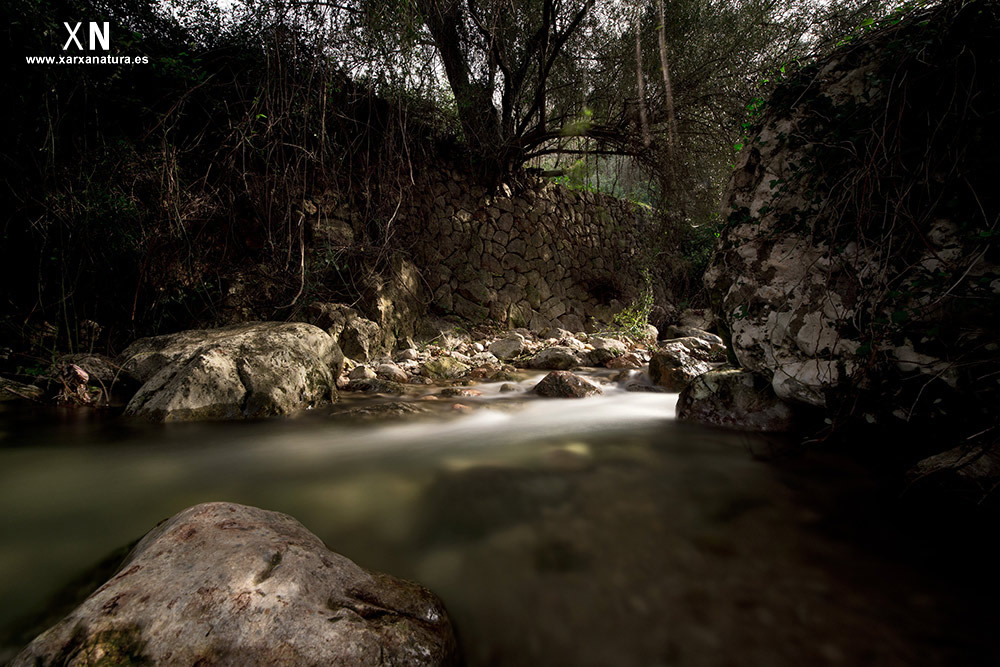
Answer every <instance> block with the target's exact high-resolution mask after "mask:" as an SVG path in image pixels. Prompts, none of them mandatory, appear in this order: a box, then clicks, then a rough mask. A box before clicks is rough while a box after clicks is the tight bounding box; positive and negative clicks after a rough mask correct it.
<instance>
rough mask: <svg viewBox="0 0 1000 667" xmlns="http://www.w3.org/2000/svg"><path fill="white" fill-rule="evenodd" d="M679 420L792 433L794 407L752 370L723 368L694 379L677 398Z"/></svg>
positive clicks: (794, 420) (794, 421) (733, 427)
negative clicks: (776, 393)
mask: <svg viewBox="0 0 1000 667" xmlns="http://www.w3.org/2000/svg"><path fill="white" fill-rule="evenodd" d="M677 418H678V419H680V420H682V421H691V422H697V423H699V424H708V425H709V426H721V427H723V428H732V429H738V430H741V431H764V432H788V431H793V430H795V428H796V415H795V411H794V410H793V408H792V407H791V406H790V405H788V404H787V403H785V402H784V401H782V400H781V399H779V398H778V397H777V396H775V395H774V391H773V390H772V389H771V387H770V384H769V383H768V382H767V380H765V379H763V378H761V377H760V376H758V375H754V374H753V373H750V372H748V371H744V370H739V369H735V368H719V369H716V370H711V371H708V372H707V373H703V374H702V375H699V376H698V377H696V378H694V380H692V381H691V383H690V384H689V385H688V386H687V387H686V388H685V389H684V391H682V392H681V395H680V396H679V397H678V398H677Z"/></svg>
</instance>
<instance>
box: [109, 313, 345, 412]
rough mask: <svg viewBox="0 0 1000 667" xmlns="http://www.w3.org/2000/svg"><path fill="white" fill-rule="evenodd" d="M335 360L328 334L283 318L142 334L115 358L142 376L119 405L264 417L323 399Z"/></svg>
mask: <svg viewBox="0 0 1000 667" xmlns="http://www.w3.org/2000/svg"><path fill="white" fill-rule="evenodd" d="M343 362H344V356H343V354H341V352H340V348H339V347H338V346H337V344H336V343H335V342H334V341H333V339H332V338H331V337H330V336H329V334H327V333H326V332H324V331H323V330H321V329H319V328H317V327H314V326H312V325H310V324H301V323H284V322H258V323H253V324H241V325H234V326H230V327H223V328H221V329H204V330H191V331H182V332H180V333H176V334H168V335H165V336H155V337H152V338H142V339H139V340H137V341H135V342H134V343H132V344H131V345H130V346H128V348H126V349H125V351H124V352H123V353H122V354H121V356H120V358H119V365H120V366H122V368H123V369H124V370H125V372H127V373H129V374H131V375H132V376H133V377H135V378H137V379H138V380H139V381H140V382H142V383H143V384H142V386H141V387H140V388H139V391H138V392H136V394H135V396H133V397H132V400H131V401H129V404H128V406H127V407H126V409H125V413H126V414H128V415H139V416H143V417H146V418H148V419H152V420H154V421H191V420H199V419H245V418H255V417H268V416H273V415H284V414H289V413H292V412H294V411H296V410H300V409H304V408H308V407H312V406H315V405H320V404H323V403H327V402H329V401H330V400H331V399H334V398H335V397H336V387H335V384H334V381H335V378H336V377H337V376H338V375H339V374H340V370H341V368H342V367H343Z"/></svg>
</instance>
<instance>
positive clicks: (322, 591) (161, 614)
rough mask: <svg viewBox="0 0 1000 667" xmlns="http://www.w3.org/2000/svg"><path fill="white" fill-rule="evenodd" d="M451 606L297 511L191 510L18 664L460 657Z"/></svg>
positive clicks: (145, 544)
mask: <svg viewBox="0 0 1000 667" xmlns="http://www.w3.org/2000/svg"><path fill="white" fill-rule="evenodd" d="M457 661H458V659H457V649H456V644H455V639H454V635H453V632H452V629H451V625H450V622H449V620H448V616H447V614H446V612H445V609H444V606H443V605H442V603H441V601H440V600H438V599H437V598H436V597H435V596H434V594H432V593H431V592H430V591H428V590H426V589H425V588H423V587H421V586H419V585H417V584H413V583H410V582H406V581H402V580H400V579H396V578H394V577H391V576H389V575H385V574H379V573H375V572H369V571H368V570H365V569H363V568H361V567H359V566H357V565H355V564H354V563H353V562H351V561H350V560H348V559H347V558H345V557H343V556H341V555H339V554H336V553H333V552H332V551H329V550H328V549H327V548H326V546H325V545H324V544H323V542H322V541H320V539H319V538H317V537H316V536H315V535H313V534H312V533H310V532H309V531H308V530H306V529H305V528H304V527H303V526H302V525H301V524H300V523H298V522H297V521H295V519H293V518H292V517H290V516H287V515H285V514H279V513H277V512H268V511H265V510H261V509H257V508H255V507H247V506H244V505H236V504H232V503H206V504H203V505H197V506H195V507H191V508H189V509H186V510H184V511H183V512H180V513H179V514H177V515H175V516H174V517H172V518H171V519H168V520H167V521H165V522H163V523H161V524H160V525H159V526H157V527H156V528H154V529H153V530H152V531H150V532H149V534H147V535H146V536H145V537H144V538H143V539H142V540H141V541H140V542H139V544H138V545H136V547H135V549H133V551H132V553H131V554H129V556H128V558H127V559H126V560H125V562H124V563H123V564H122V566H121V569H120V570H119V572H118V574H117V575H116V576H114V577H113V578H111V579H110V580H109V581H108V582H106V583H105V584H104V585H103V586H101V587H100V588H99V589H97V591H95V592H94V593H93V594H92V595H91V596H90V597H89V598H87V599H86V600H85V601H84V602H83V603H82V604H81V605H80V606H79V607H77V608H76V609H75V610H74V611H73V612H71V613H70V614H69V616H67V617H66V618H65V619H63V620H62V621H60V622H59V623H58V624H56V625H55V626H53V627H52V628H50V629H49V630H47V631H46V632H44V633H42V634H41V635H39V636H38V637H37V638H36V639H35V640H34V641H32V642H31V643H30V644H29V645H28V646H27V647H26V648H25V649H24V650H23V651H22V652H21V653H20V654H19V655H18V656H17V657H16V658H15V659H14V661H13V663H12V664H13V665H17V666H18V667H21V666H28V665H36V664H57V663H58V664H72V665H97V664H121V665H136V664H156V665H166V664H171V665H194V664H202V665H251V664H253V665H278V664H284V665H292V664H295V665H382V664H393V665H449V664H455V663H457Z"/></svg>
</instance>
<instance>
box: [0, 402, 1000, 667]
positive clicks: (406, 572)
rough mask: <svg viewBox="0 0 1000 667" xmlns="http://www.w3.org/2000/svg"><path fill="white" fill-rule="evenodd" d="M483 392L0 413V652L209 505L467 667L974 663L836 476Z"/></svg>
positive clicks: (946, 578) (933, 590) (716, 436)
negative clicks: (382, 602) (132, 415)
mask: <svg viewBox="0 0 1000 667" xmlns="http://www.w3.org/2000/svg"><path fill="white" fill-rule="evenodd" d="M485 389H486V395H485V396H484V397H483V398H482V399H478V406H477V407H476V408H475V409H473V410H471V411H469V412H468V414H465V413H457V411H454V410H447V412H449V415H447V416H439V415H437V414H436V413H431V414H430V415H429V416H426V417H424V418H420V415H417V416H412V415H408V416H405V417H404V418H403V419H402V420H399V419H395V420H390V419H379V420H375V421H368V422H360V423H359V422H355V421H345V420H344V419H339V418H334V417H331V416H329V415H323V414H318V413H317V414H311V415H309V416H307V417H305V418H300V419H292V420H278V421H267V422H258V423H250V424H201V425H179V426H170V427H158V428H153V427H149V426H144V425H138V424H133V423H127V422H124V421H122V420H113V419H101V418H98V417H94V416H92V415H88V414H87V413H73V412H61V413H60V412H54V411H52V412H43V413H30V414H25V413H23V412H15V411H13V409H12V408H9V407H8V408H6V412H2V413H0V503H2V507H3V509H4V511H3V512H2V514H0V600H2V601H3V602H2V608H0V636H3V635H4V634H5V631H8V632H9V630H10V628H12V627H15V626H17V625H18V623H19V622H20V621H19V619H23V618H24V617H25V616H26V615H31V614H33V613H37V612H39V611H40V610H42V609H44V608H45V606H46V603H47V600H48V599H49V598H50V596H51V595H52V594H53V593H55V592H56V591H57V590H58V589H59V588H60V587H61V586H63V585H64V584H65V583H66V582H67V581H69V580H71V579H72V578H74V577H76V576H78V575H80V573H82V572H84V571H85V570H87V569H88V568H89V567H90V566H92V565H93V564H94V563H96V562H98V561H100V560H101V559H102V558H103V557H105V556H106V555H107V554H109V553H110V552H112V551H113V550H114V549H116V548H118V547H121V546H122V545H124V544H127V543H129V542H131V541H132V540H134V539H136V538H137V537H139V536H141V535H142V534H143V533H144V532H145V531H146V530H148V529H149V528H151V527H152V526H153V525H155V524H156V523H157V522H158V521H160V520H161V519H163V518H165V517H167V516H169V515H171V514H173V513H175V512H177V511H179V510H181V509H183V508H185V507H188V506H190V505H193V504H196V503H199V502H204V501H212V500H227V501H234V502H239V503H245V504H250V505H255V506H258V507H263V508H266V509H272V510H278V511H282V512H287V513H289V514H291V515H293V516H295V517H296V518H297V519H298V520H299V521H301V522H302V523H303V524H304V525H305V526H306V527H307V528H309V529H310V530H311V531H313V532H314V533H316V534H317V535H319V536H320V537H321V538H322V539H323V540H324V541H325V542H326V543H327V544H328V545H329V546H330V548H331V549H333V550H334V551H338V552H340V553H343V554H344V555H346V556H348V557H350V558H352V559H353V560H355V561H356V562H358V563H359V564H361V565H363V566H365V567H368V568H371V569H376V570H381V571H385V572H389V573H392V574H394V575H397V576H400V577H404V578H407V579H413V580H416V581H419V582H421V583H423V584H425V585H426V586H428V587H429V588H431V589H432V590H434V591H435V592H436V593H437V594H438V595H440V596H441V597H442V598H443V599H444V601H445V603H446V605H447V607H448V609H449V611H450V612H451V614H452V617H453V620H454V621H455V625H456V627H457V630H458V633H459V638H460V642H461V644H462V647H463V651H464V654H465V656H466V659H467V660H468V662H469V664H471V665H615V666H625V667H627V666H631V665H636V666H638V665H776V666H783V665H825V664H829V665H959V664H961V665H972V664H997V657H998V655H1000V654H998V652H997V647H996V645H995V643H994V642H993V640H992V639H991V637H990V635H989V634H988V632H987V631H988V630H993V629H995V627H996V623H995V621H996V617H995V615H992V613H993V612H992V610H990V604H989V603H990V600H991V596H990V591H989V590H985V589H983V588H982V587H975V586H973V585H972V583H970V581H969V579H970V578H969V577H964V576H962V574H961V573H958V574H956V573H953V572H952V571H951V570H948V569H946V568H942V567H938V568H935V567H933V566H929V565H928V562H929V561H930V562H932V563H933V562H934V559H928V558H927V557H925V556H926V553H924V552H926V549H925V548H924V547H925V546H926V545H923V546H922V544H923V543H921V542H920V539H919V536H913V535H910V534H906V533H905V532H903V533H899V534H897V532H898V531H895V529H894V528H893V526H892V525H890V524H889V523H888V522H885V521H883V520H882V518H880V517H884V516H885V512H884V511H883V510H884V508H881V507H879V506H877V504H878V502H881V501H878V500H877V499H878V498H881V496H879V494H877V493H874V492H873V489H874V488H875V487H874V486H873V485H872V484H871V483H870V482H867V481H865V480H866V478H865V476H864V474H863V473H862V472H861V471H860V470H857V469H855V468H853V467H852V466H851V465H850V464H849V463H845V462H843V461H838V460H836V459H829V458H826V459H821V458H816V457H808V456H801V455H779V456H777V457H774V456H772V454H773V453H774V452H775V451H778V450H780V449H781V448H782V445H783V443H780V442H777V441H774V440H769V439H767V438H762V437H756V436H748V435H744V434H736V433H730V432H726V431H720V430H714V429H708V428H700V427H695V426H692V425H687V424H682V423H678V422H676V421H674V420H673V410H674V403H675V401H676V396H671V395H665V394H646V393H626V392H622V391H610V392H608V393H607V394H606V395H605V396H602V397H596V398H590V399H583V400H541V399H536V400H532V401H525V400H524V399H523V397H521V398H515V399H509V398H501V397H500V396H499V395H497V394H496V391H495V389H496V387H493V386H487V387H486V388H485ZM369 400H370V399H369ZM465 402H466V403H469V404H474V403H475V399H474V400H472V401H469V400H466V401H465ZM414 405H425V406H426V405H431V404H430V403H422V404H421V403H414ZM444 407H448V406H444ZM0 409H3V408H0ZM452 413H456V414H452ZM872 499H876V500H872ZM870 503H875V505H872V504H870ZM11 648H12V647H11V646H10V645H8V646H7V647H5V650H6V651H7V655H8V656H9V655H10V651H11ZM0 655H2V654H0Z"/></svg>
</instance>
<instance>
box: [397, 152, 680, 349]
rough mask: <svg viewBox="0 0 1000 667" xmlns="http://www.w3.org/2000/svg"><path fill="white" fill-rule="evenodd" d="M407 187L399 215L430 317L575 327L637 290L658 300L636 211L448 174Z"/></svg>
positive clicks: (563, 192)
mask: <svg viewBox="0 0 1000 667" xmlns="http://www.w3.org/2000/svg"><path fill="white" fill-rule="evenodd" d="M413 191H414V193H415V194H414V196H413V197H412V198H411V199H410V201H409V202H408V204H407V205H406V207H405V210H402V211H401V215H402V218H403V220H404V222H405V225H404V226H405V228H406V229H407V234H408V238H407V242H408V245H409V250H410V252H411V254H412V256H413V258H414V261H415V263H416V264H417V266H418V267H420V268H421V270H422V273H423V277H424V280H425V281H426V285H427V287H428V288H429V290H428V291H429V294H430V295H431V298H432V301H431V308H432V309H433V310H435V311H437V312H440V313H455V314H457V315H460V316H462V317H465V318H468V319H470V320H473V321H478V320H485V319H491V320H494V321H496V322H500V323H503V324H506V325H508V326H514V327H516V326H527V327H531V328H533V329H538V328H542V327H545V326H548V325H552V324H554V325H558V326H562V327H564V328H567V329H570V330H573V331H579V330H583V328H584V326H585V325H586V324H587V323H588V321H589V320H590V319H591V318H594V319H596V320H598V321H604V322H607V321H609V320H610V318H611V316H612V315H614V314H615V313H616V312H618V311H619V310H620V309H621V308H622V307H623V306H625V305H628V304H629V303H630V302H631V301H633V300H634V299H636V298H637V297H639V296H640V295H641V294H642V293H643V291H644V290H645V289H647V286H651V287H652V289H653V294H654V298H655V301H656V302H657V303H661V304H662V303H665V301H666V300H665V297H666V295H665V293H664V290H665V287H664V284H665V281H663V280H662V279H660V278H659V276H658V269H657V267H655V266H654V265H653V262H652V261H651V258H650V257H649V254H650V253H649V250H648V248H650V247H651V246H652V241H653V240H654V235H655V233H656V232H655V230H656V225H655V221H654V219H653V216H652V214H651V213H650V212H649V211H648V210H646V209H644V208H643V207H641V206H638V205H635V204H633V203H631V202H627V201H622V200H619V199H615V198H613V197H609V196H606V195H601V194H594V193H589V192H576V191H573V190H570V189H568V188H565V187H562V186H558V185H556V184H553V183H551V182H548V181H543V180H541V179H526V180H524V181H522V183H521V184H520V185H519V186H518V187H517V188H515V189H514V190H512V189H511V188H510V187H509V186H501V187H500V188H499V190H498V191H497V192H495V193H489V192H487V190H486V189H485V188H483V187H481V186H479V185H477V184H475V183H472V182H470V180H469V179H467V178H466V176H465V175H463V174H462V173H460V172H458V171H449V170H442V171H435V172H431V173H428V174H426V175H424V176H423V177H422V178H421V181H420V182H418V183H417V185H416V187H415V188H414V190H413ZM647 276H648V279H647Z"/></svg>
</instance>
